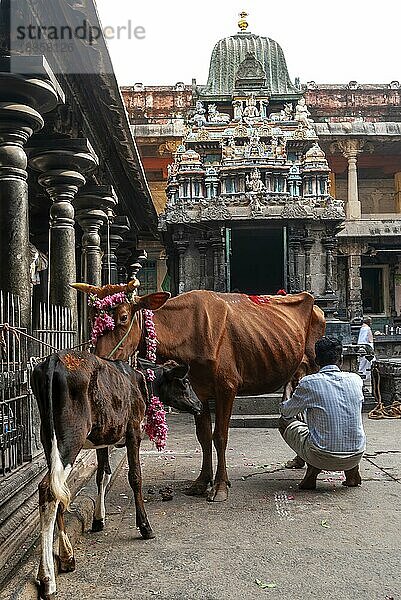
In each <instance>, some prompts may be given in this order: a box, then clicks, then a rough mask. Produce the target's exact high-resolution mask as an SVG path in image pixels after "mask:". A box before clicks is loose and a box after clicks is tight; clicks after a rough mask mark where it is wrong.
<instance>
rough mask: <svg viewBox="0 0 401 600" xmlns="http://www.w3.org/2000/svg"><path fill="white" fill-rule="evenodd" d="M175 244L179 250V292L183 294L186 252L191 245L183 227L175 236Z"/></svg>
mask: <svg viewBox="0 0 401 600" xmlns="http://www.w3.org/2000/svg"><path fill="white" fill-rule="evenodd" d="M174 244H175V247H176V249H177V252H178V293H179V294H182V293H183V292H185V291H186V280H185V254H186V252H187V249H188V245H189V240H188V239H187V238H186V237H185V236H184V231H183V230H182V229H179V230H178V233H177V235H176V236H175V237H174Z"/></svg>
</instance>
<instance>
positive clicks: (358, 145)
mask: <svg viewBox="0 0 401 600" xmlns="http://www.w3.org/2000/svg"><path fill="white" fill-rule="evenodd" d="M336 145H337V147H338V148H339V150H340V151H341V153H342V154H343V156H345V158H346V159H347V160H348V198H347V202H346V204H345V214H346V217H347V219H351V220H355V219H360V218H361V214H362V211H361V203H360V201H359V195H358V171H357V157H358V155H359V154H360V153H361V152H362V151H363V148H364V146H365V142H363V141H361V140H357V139H348V140H341V141H339V142H337V143H336Z"/></svg>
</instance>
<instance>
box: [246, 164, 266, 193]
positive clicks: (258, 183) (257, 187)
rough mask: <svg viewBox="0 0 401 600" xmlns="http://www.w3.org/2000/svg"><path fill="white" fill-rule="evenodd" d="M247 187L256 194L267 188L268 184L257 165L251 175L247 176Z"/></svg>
mask: <svg viewBox="0 0 401 600" xmlns="http://www.w3.org/2000/svg"><path fill="white" fill-rule="evenodd" d="M246 188H247V190H249V191H250V192H251V193H252V192H253V193H254V194H255V193H259V192H263V191H264V190H265V189H266V186H265V184H264V183H263V181H262V179H261V177H260V171H259V169H258V168H257V167H255V168H254V169H253V171H252V172H251V176H250V177H249V175H247V176H246Z"/></svg>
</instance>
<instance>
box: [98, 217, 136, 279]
mask: <svg viewBox="0 0 401 600" xmlns="http://www.w3.org/2000/svg"><path fill="white" fill-rule="evenodd" d="M129 230H130V225H129V221H128V218H127V217H125V216H117V217H115V218H114V219H113V222H112V223H111V225H110V233H109V245H110V247H109V248H107V240H106V248H105V250H106V252H105V255H104V257H103V274H104V275H105V276H106V277H105V278H104V281H103V283H111V284H116V283H120V282H119V274H118V257H117V249H118V247H119V246H120V244H121V243H122V241H123V236H124V235H125V234H126V233H127V232H128V231H129ZM108 250H109V251H110V252H108Z"/></svg>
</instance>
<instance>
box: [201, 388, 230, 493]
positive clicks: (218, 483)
mask: <svg viewBox="0 0 401 600" xmlns="http://www.w3.org/2000/svg"><path fill="white" fill-rule="evenodd" d="M234 398H235V391H234V390H233V389H229V390H224V392H222V391H220V390H218V391H217V393H216V422H215V426H214V432H213V443H214V447H215V448H216V453H217V469H216V476H215V478H214V484H213V486H212V489H211V490H210V493H209V494H208V498H207V499H208V501H209V502H224V500H227V498H228V488H229V486H230V482H229V480H228V475H227V464H226V448H227V440H228V428H229V425H230V418H231V413H232V408H233V403H234Z"/></svg>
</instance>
